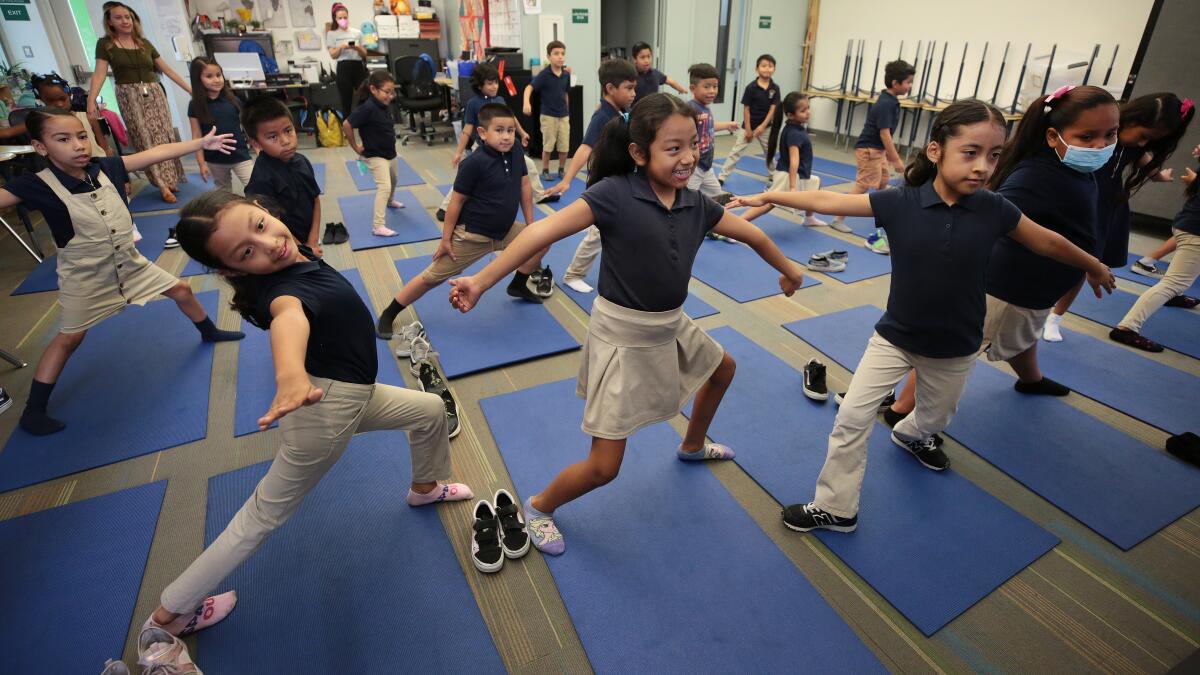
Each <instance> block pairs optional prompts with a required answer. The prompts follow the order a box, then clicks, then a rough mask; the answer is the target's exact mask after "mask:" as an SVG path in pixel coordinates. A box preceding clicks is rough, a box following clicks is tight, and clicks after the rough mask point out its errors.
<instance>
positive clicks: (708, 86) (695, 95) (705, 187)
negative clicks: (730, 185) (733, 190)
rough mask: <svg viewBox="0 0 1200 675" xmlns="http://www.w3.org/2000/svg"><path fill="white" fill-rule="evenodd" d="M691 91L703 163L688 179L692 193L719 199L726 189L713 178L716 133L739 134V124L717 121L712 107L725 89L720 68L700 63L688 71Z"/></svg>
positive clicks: (697, 144)
mask: <svg viewBox="0 0 1200 675" xmlns="http://www.w3.org/2000/svg"><path fill="white" fill-rule="evenodd" d="M688 79H689V80H690V85H689V88H690V89H691V90H692V100H690V101H688V105H690V106H692V107H693V108H695V109H696V137H697V143H696V150H698V151H699V152H700V160H699V162H698V163H697V164H696V170H695V171H693V172H692V177H691V178H690V179H689V180H688V189H689V190H699V191H700V192H701V193H702V194H704V195H705V196H708V197H712V198H714V199H716V198H717V197H718V196H719V195H720V194H721V193H722V192H724V190H722V189H721V183H720V182H719V181H718V180H717V177H716V176H715V175H713V170H712V165H713V156H714V155H715V154H716V132H717V129H721V130H722V131H735V130H736V129H737V128H738V126H739V125H738V123H737V122H734V121H732V120H731V121H729V122H717V121H716V120H715V119H714V117H713V112H712V109H711V108H709V106H711V105H712V104H713V101H715V100H717V91H718V90H719V89H720V87H721V80H720V74H719V73H718V72H717V69H716V68H714V67H713V66H712V65H710V64H707V63H697V64H695V65H694V66H692V67H691V68H688Z"/></svg>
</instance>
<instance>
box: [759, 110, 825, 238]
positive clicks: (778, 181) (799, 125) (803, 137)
mask: <svg viewBox="0 0 1200 675" xmlns="http://www.w3.org/2000/svg"><path fill="white" fill-rule="evenodd" d="M783 115H784V119H786V120H787V123H786V124H784V126H783V131H782V132H781V133H780V134H779V136H778V144H779V161H778V163H776V164H775V170H774V171H772V172H771V187H770V189H768V190H767V191H768V192H784V191H787V192H804V191H808V190H820V189H821V178H820V177H819V176H814V175H812V161H813V147H812V140H811V139H810V138H809V137H808V131H807V130H806V127H807V126H808V117H809V107H808V97H807V96H805V95H804V94H801V93H800V92H798V91H793V92H792V93H790V94H788V95H787V96H785V97H784V99H783ZM775 150H776V148H775V147H774V146H771V147H769V148H768V151H767V157H768V158H770V157H773V156H774V155H775ZM772 208H774V206H772V205H771V204H764V205H763V206H760V207H759V208H756V209H750V210H749V211H747V212H746V213H744V214H742V217H743V218H745V219H746V220H749V221H752V222H753V221H754V219H755V218H758V217H759V216H761V215H762V214H764V213H766V212H768V211H770V210H771V209H772ZM827 224H828V223H826V222H825V221H823V220H821V219H819V218H817V217H816V216H815V215H814V214H813V212H812V211H811V210H810V211H807V212H805V217H804V222H803V225H804V226H805V227H817V226H819V225H827Z"/></svg>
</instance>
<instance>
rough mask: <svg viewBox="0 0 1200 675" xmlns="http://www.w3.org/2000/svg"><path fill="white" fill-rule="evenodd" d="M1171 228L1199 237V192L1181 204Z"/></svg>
mask: <svg viewBox="0 0 1200 675" xmlns="http://www.w3.org/2000/svg"><path fill="white" fill-rule="evenodd" d="M1171 227H1173V228H1175V229H1177V230H1183V231H1184V232H1187V233H1188V234H1195V235H1200V192H1197V193H1196V194H1194V195H1192V196H1191V197H1189V198H1188V200H1187V201H1186V202H1184V204H1183V208H1182V209H1180V210H1179V213H1177V214H1175V221H1174V222H1173V223H1171Z"/></svg>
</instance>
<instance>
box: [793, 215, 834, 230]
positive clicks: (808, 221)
mask: <svg viewBox="0 0 1200 675" xmlns="http://www.w3.org/2000/svg"><path fill="white" fill-rule="evenodd" d="M800 224H801V225H803V226H805V227H826V226H828V225H829V223H827V222H825V221H823V220H821V219H820V218H818V217H816V216H806V217H805V218H804V222H803V223H800Z"/></svg>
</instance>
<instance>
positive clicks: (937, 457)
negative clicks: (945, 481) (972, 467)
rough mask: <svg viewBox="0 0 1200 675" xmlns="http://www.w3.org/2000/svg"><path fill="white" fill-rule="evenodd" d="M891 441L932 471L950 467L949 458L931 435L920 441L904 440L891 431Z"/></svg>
mask: <svg viewBox="0 0 1200 675" xmlns="http://www.w3.org/2000/svg"><path fill="white" fill-rule="evenodd" d="M892 442H893V443H895V444H896V445H898V446H900V447H902V448H904V449H905V450H907V451H908V452H909V453H910V454H911V455H912V456H913V457H916V458H917V461H918V462H920V463H921V464H922V465H924V466H925V468H927V469H933V470H934V471H945V470H946V469H947V468H949V467H950V458H949V457H947V456H946V453H944V452H942V449H941V448H940V447H938V443H937V441H936V440H934V438H933V437H932V436H930V437H929V438H926V439H925V440H921V441H906V440H904V439H903V438H900V437H899V436H897V435H896V432H894V431H893V432H892Z"/></svg>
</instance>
